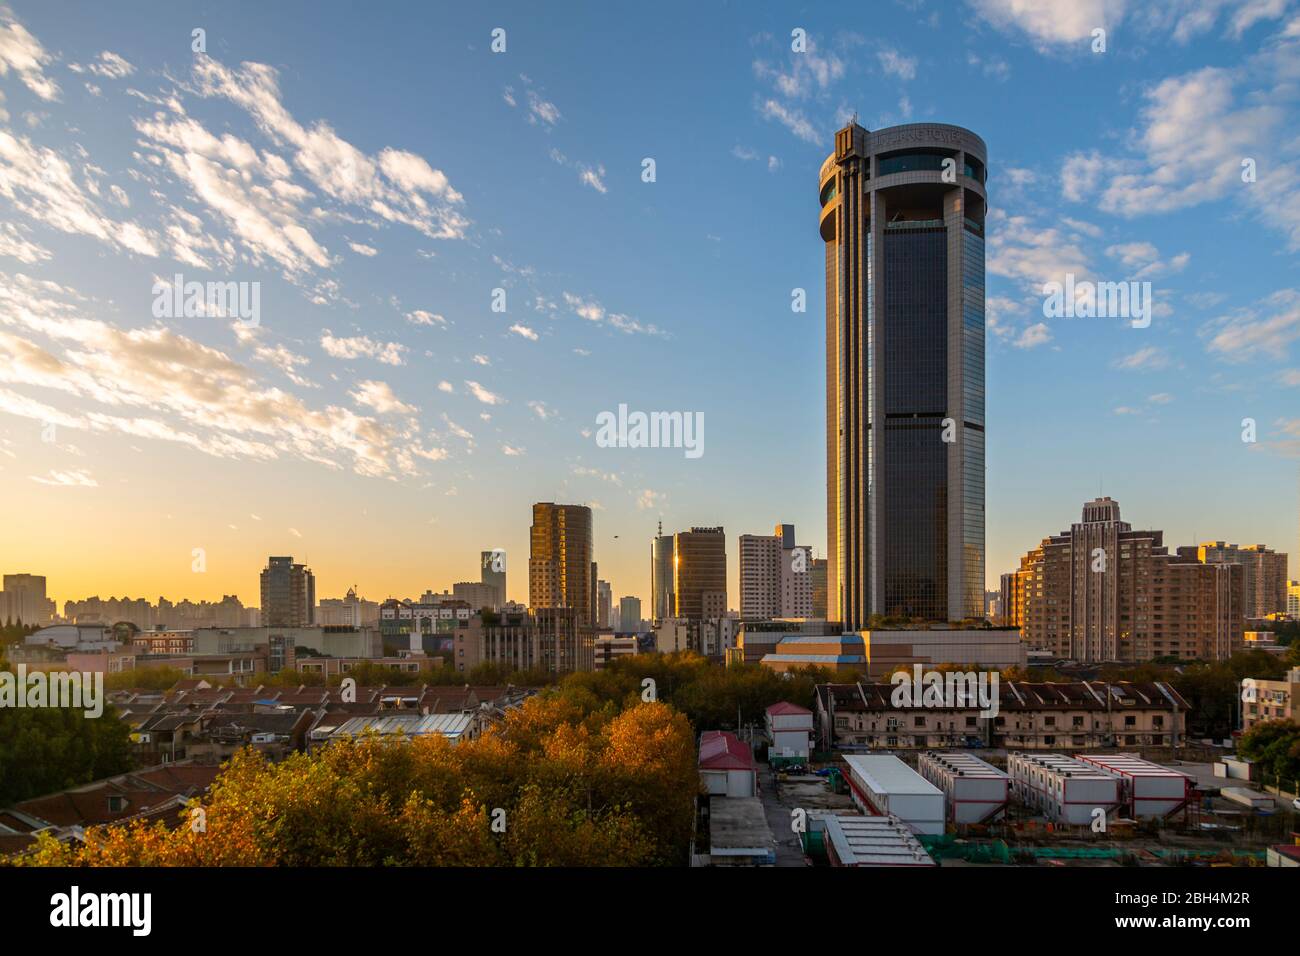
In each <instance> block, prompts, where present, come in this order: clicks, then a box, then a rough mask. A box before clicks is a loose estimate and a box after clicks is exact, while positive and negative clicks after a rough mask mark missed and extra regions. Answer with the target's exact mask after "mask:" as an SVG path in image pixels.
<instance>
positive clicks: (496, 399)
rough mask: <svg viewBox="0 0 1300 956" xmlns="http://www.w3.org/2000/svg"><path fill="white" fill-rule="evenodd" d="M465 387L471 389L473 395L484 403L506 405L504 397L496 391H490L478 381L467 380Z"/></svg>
mask: <svg viewBox="0 0 1300 956" xmlns="http://www.w3.org/2000/svg"><path fill="white" fill-rule="evenodd" d="M465 387H466V388H468V389H469V391H470V394H471V395H473V396H474V397H475V398H477V399H478V400H479V401H480V402H482V403H483V404H484V405H504V404H505V403H506V400H505V399H504V398H502V397H501V396H500V395H498V394H496V393H495V392H491V391H488V390H487V389H486V388H484V387H483V386H482V385H480V384H479V383H478V382H471V381H466V382H465Z"/></svg>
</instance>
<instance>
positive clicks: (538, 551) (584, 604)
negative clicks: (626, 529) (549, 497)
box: [528, 501, 597, 627]
mask: <svg viewBox="0 0 1300 956" xmlns="http://www.w3.org/2000/svg"><path fill="white" fill-rule="evenodd" d="M596 594H597V588H596V561H595V557H594V550H593V544H592V518H591V509H590V508H588V507H587V506H586V505H557V504H554V503H553V502H549V501H543V502H539V503H537V504H535V505H533V524H532V530H531V535H530V538H529V554H528V603H529V605H530V606H532V607H534V608H569V609H571V610H572V611H574V612H575V614H576V615H577V617H576V621H577V623H578V624H579V625H581V626H583V627H593V626H595V624H596V618H597V609H596Z"/></svg>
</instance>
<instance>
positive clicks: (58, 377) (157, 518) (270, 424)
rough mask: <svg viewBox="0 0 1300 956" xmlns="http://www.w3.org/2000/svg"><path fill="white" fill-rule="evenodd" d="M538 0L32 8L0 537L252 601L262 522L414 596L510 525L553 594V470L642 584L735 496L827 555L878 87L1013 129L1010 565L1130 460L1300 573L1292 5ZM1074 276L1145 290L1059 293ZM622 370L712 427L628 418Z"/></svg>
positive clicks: (1, 129) (22, 108) (1236, 536)
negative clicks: (853, 248)
mask: <svg viewBox="0 0 1300 956" xmlns="http://www.w3.org/2000/svg"><path fill="white" fill-rule="evenodd" d="M537 7H538V5H536V4H532V3H519V4H486V3H485V4H472V5H471V4H450V3H446V4H444V3H438V4H396V3H394V4H382V5H376V4H372V5H364V6H363V5H352V4H343V3H320V2H313V3H309V4H308V3H287V2H286V3H276V4H251V3H210V4H185V3H172V4H166V5H161V4H159V5H150V6H148V7H146V6H145V5H129V6H119V5H107V4H75V5H74V4H67V3H62V2H57V0H42V2H40V3H19V4H16V5H13V6H10V7H5V6H0V501H2V502H3V512H2V513H3V518H2V519H0V570H3V571H4V572H5V573H14V572H31V573H38V574H45V575H46V576H47V578H48V579H49V590H50V593H51V595H52V596H53V597H55V598H57V599H58V600H59V601H60V602H62V601H64V600H68V599H80V598H83V597H87V596H90V595H92V594H98V595H100V596H101V597H108V596H110V595H112V596H119V597H120V596H124V595H129V596H131V597H148V598H149V599H151V600H156V599H157V597H158V596H159V595H166V596H167V597H169V598H171V599H172V600H178V599H180V598H181V597H189V598H191V599H194V600H198V599H205V598H206V599H219V598H220V597H221V596H222V595H224V594H237V595H239V597H240V598H242V599H243V600H244V602H245V603H246V604H250V605H255V604H256V603H257V601H258V596H257V587H258V586H257V581H258V577H257V576H258V572H259V571H260V569H261V568H262V566H263V565H264V564H265V559H266V556H267V555H269V554H292V555H293V556H294V557H295V558H296V559H297V560H300V561H301V560H305V561H307V562H308V563H309V564H310V566H311V567H312V568H313V570H314V572H315V574H316V578H317V582H316V583H317V594H318V596H320V597H337V596H341V595H342V594H343V592H344V591H345V590H346V589H347V588H348V587H349V586H352V585H356V586H357V587H358V588H359V591H360V592H361V593H362V594H363V595H364V596H366V597H368V598H371V599H383V598H385V597H389V596H396V597H416V596H418V595H419V594H420V593H422V592H423V591H424V590H426V589H429V588H432V589H433V590H435V591H441V590H443V589H444V588H450V586H451V584H452V583H453V582H455V581H462V580H477V578H478V570H479V557H478V556H479V553H480V551H482V550H485V549H490V548H502V549H504V550H505V553H506V557H507V572H508V577H509V585H508V589H509V594H510V597H511V598H513V599H518V600H525V601H526V600H527V583H526V582H527V574H526V571H527V551H528V528H529V523H530V520H531V505H532V503H533V502H535V501H558V502H566V503H586V504H588V505H590V506H591V507H592V508H593V509H594V510H595V529H596V533H595V539H596V540H595V550H596V559H597V561H598V562H599V564H600V575H601V577H602V578H604V579H606V580H608V581H610V582H611V584H612V588H613V591H614V594H615V597H616V598H617V597H619V596H622V595H626V594H630V595H636V596H639V597H641V598H642V599H643V601H648V598H649V586H650V584H649V578H650V539H651V537H652V535H653V534H654V533H655V530H656V525H657V522H659V521H661V520H662V522H663V527H664V529H665V531H676V530H685V529H687V528H689V527H691V526H718V525H721V526H723V527H724V528H725V529H726V533H727V537H728V557H729V573H730V577H731V583H730V589H731V591H730V598H731V604H732V605H733V606H736V605H737V604H738V595H739V589H738V587H737V563H738V562H737V549H738V545H737V537H738V535H740V534H741V533H759V534H764V533H771V528H772V526H773V525H774V524H776V523H778V522H783V523H793V524H794V525H795V526H796V529H797V534H798V538H799V541H800V543H801V544H804V545H808V546H811V547H812V548H813V549H814V550H815V551H816V553H818V554H819V555H820V554H824V549H825V542H826V534H825V520H826V516H825V449H824V441H825V422H824V417H825V404H824V394H825V393H824V389H825V353H824V348H825V345H824V334H825V330H824V309H825V302H824V288H825V287H824V282H825V278H824V257H823V246H822V242H821V240H820V238H819V237H818V232H817V218H818V202H817V185H818V183H817V174H818V168H819V166H820V164H821V162H822V161H823V160H824V159H825V157H826V155H827V154H828V153H829V152H830V149H831V146H832V143H833V134H834V131H835V129H836V128H838V127H839V126H841V125H843V124H844V123H845V122H846V121H847V120H848V118H849V117H850V116H852V115H853V114H854V113H855V112H856V114H857V116H858V118H859V122H861V123H862V124H863V125H865V126H866V127H868V128H869V129H879V128H882V127H885V126H890V125H897V124H900V123H907V122H913V123H916V122H944V123H952V124H956V125H960V126H964V127H967V128H969V129H971V130H973V131H974V132H976V133H977V134H979V135H980V136H981V137H982V138H983V139H984V140H985V142H986V143H987V144H988V151H989V152H988V155H989V175H988V184H987V185H988V192H989V203H990V214H989V221H988V261H987V272H988V282H987V313H988V343H987V345H988V359H987V388H988V409H987V433H986V434H987V465H988V473H987V489H988V491H987V548H988V560H987V568H986V571H987V574H986V578H987V582H988V585H989V587H996V586H997V581H998V579H999V576H1000V575H1001V573H1002V572H1004V571H1008V570H1011V569H1012V568H1014V567H1015V566H1016V563H1017V561H1018V559H1019V556H1020V555H1021V554H1023V553H1024V552H1025V551H1026V550H1028V549H1030V548H1032V547H1033V546H1035V545H1036V544H1037V543H1038V542H1039V541H1040V540H1041V539H1042V538H1043V537H1045V536H1047V535H1049V534H1053V533H1057V532H1060V531H1061V530H1063V529H1067V528H1068V527H1069V525H1070V524H1071V522H1073V521H1075V520H1077V517H1078V515H1079V512H1080V509H1081V506H1082V504H1083V502H1084V501H1086V500H1089V499H1091V498H1093V497H1095V496H1096V495H1098V494H1099V493H1104V494H1106V495H1109V496H1111V497H1114V498H1116V499H1118V500H1119V502H1120V504H1121V506H1122V509H1123V516H1124V518H1125V519H1126V520H1128V521H1130V522H1131V523H1132V524H1133V525H1134V526H1135V527H1139V528H1158V529H1163V530H1164V531H1165V540H1166V543H1167V544H1168V545H1170V547H1171V548H1172V547H1174V546H1177V545H1180V544H1190V543H1192V542H1194V541H1198V540H1207V539H1223V540H1229V541H1235V542H1239V543H1243V544H1245V543H1256V542H1262V543H1266V544H1268V545H1270V546H1272V547H1274V548H1277V549H1280V550H1287V551H1289V552H1291V554H1292V555H1293V557H1292V561H1291V576H1292V577H1297V576H1300V564H1298V563H1297V560H1296V557H1295V555H1296V554H1297V552H1298V551H1300V514H1298V511H1300V274H1298V269H1297V266H1298V264H1300V259H1298V254H1300V190H1297V188H1296V178H1295V176H1296V174H1295V157H1296V156H1297V155H1300V123H1297V121H1296V120H1297V100H1298V99H1300V4H1298V3H1296V2H1288V0H1177V2H1169V3H1134V2H1125V0H1040V2H1035V3H1032V4H1031V3H1025V2H1022V0H969V2H952V3H936V2H933V0H907V2H887V0H882V2H878V3H871V4H859V5H856V6H854V7H852V8H851V10H852V12H849V13H846V12H845V11H844V8H843V7H842V6H835V7H833V6H832V5H828V4H808V5H803V6H800V5H797V4H776V3H772V4H757V3H745V4H740V3H732V4H727V3H707V2H692V3H656V4H644V5H640V4H638V5H617V6H613V7H611V6H608V5H604V4H578V3H574V4H561V5H548V7H547V8H546V10H545V11H541V10H539V9H537ZM1098 29H1100V30H1103V31H1104V35H1094V32H1095V31H1096V30H1098ZM195 31H201V32H200V33H198V34H196V32H195ZM797 31H800V32H797ZM800 38H806V40H805V42H802V43H801V42H800ZM1101 40H1104V44H1102V43H1101V42H1100V41H1101ZM796 46H802V49H801V50H798V51H797V50H795V49H794V47H796ZM1099 46H1104V48H1103V49H1099V48H1098V47H1099ZM1067 273H1071V274H1073V275H1075V277H1076V278H1077V279H1080V280H1083V279H1090V280H1099V281H1149V282H1151V284H1152V286H1151V288H1152V295H1153V300H1154V302H1155V310H1154V317H1153V320H1152V321H1151V323H1150V325H1149V327H1147V328H1135V327H1134V326H1133V324H1132V323H1131V322H1129V321H1127V320H1122V319H1121V320H1117V319H1099V318H1059V319H1058V318H1048V317H1047V316H1045V315H1044V309H1043V303H1044V294H1043V286H1044V284H1045V283H1048V282H1052V281H1063V277H1064V276H1065V274H1067ZM178 275H179V276H180V277H181V283H182V285H183V284H184V283H190V282H198V283H208V282H235V283H239V284H240V285H239V286H238V288H239V289H241V290H242V291H243V292H244V293H245V295H246V298H245V300H244V304H245V306H246V308H245V309H244V310H242V311H240V310H237V309H236V310H231V309H222V308H221V307H219V306H218V307H204V308H199V309H197V310H196V309H190V310H185V309H183V308H182V309H180V310H179V311H178V310H177V309H176V308H175V307H174V306H175V302H176V300H175V299H173V297H172V296H171V295H170V286H171V284H174V283H176V281H177V280H176V278H175V277H177V276H178ZM799 289H802V290H805V291H806V303H807V304H806V311H804V312H797V311H794V309H793V308H792V303H793V302H794V301H795V290H799ZM254 291H256V295H257V298H256V300H254V299H252V298H251V297H252V295H253V293H254ZM181 301H182V303H183V301H184V300H183V299H182V300H181ZM254 301H255V302H256V306H257V307H256V308H255V309H254V308H253V307H252V306H253V303H254ZM232 311H233V312H234V313H235V314H231V313H232ZM187 312H188V314H187ZM620 404H626V405H627V406H628V408H629V409H631V410H641V411H646V412H650V411H681V412H685V413H692V414H696V413H698V414H702V415H703V419H704V422H705V428H704V444H703V453H702V454H700V455H699V456H698V457H688V456H687V455H686V454H685V453H684V451H683V449H674V448H620V447H601V446H600V445H598V443H597V428H596V419H597V416H598V415H600V414H601V413H602V412H610V411H616V410H617V409H618V407H619V405H620ZM1247 419H1249V420H1251V421H1252V422H1253V423H1254V425H1253V429H1254V434H1253V435H1250V434H1249V431H1250V426H1248V425H1246V424H1244V423H1245V422H1246V420H1247ZM1243 437H1253V438H1254V439H1255V440H1254V441H1244V440H1243Z"/></svg>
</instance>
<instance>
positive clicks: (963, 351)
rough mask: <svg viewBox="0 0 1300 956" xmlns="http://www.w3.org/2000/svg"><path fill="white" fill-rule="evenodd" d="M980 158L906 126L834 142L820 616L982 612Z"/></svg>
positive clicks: (826, 223)
mask: <svg viewBox="0 0 1300 956" xmlns="http://www.w3.org/2000/svg"><path fill="white" fill-rule="evenodd" d="M986 158H987V149H986V147H985V145H984V141H983V140H982V139H980V138H979V137H978V136H976V135H975V134H974V133H972V132H970V131H969V130H966V129H962V128H961V127H958V126H948V125H944V124H940V123H916V124H909V125H906V126H895V127H890V128H888V129H882V130H876V131H875V132H871V131H868V130H866V129H864V128H863V127H861V126H859V125H858V124H857V123H856V122H852V123H850V124H849V125H848V126H845V127H844V128H843V129H841V130H840V131H839V132H837V133H836V134H835V151H834V152H833V153H832V154H831V155H830V156H829V157H827V159H826V161H825V162H824V163H823V164H822V166H821V172H820V176H819V181H818V188H819V190H820V198H821V212H820V218H819V225H820V232H821V238H822V241H823V242H824V244H825V253H826V519H827V520H826V525H827V528H826V533H827V547H828V553H827V561H828V566H827V592H828V604H829V606H828V608H827V611H828V614H829V615H830V617H831V618H833V619H835V620H838V621H840V622H842V623H843V627H844V630H846V631H852V630H858V629H860V628H862V627H865V626H867V624H868V621H869V619H870V617H871V616H872V615H873V614H883V615H890V616H907V617H919V618H925V619H929V620H940V621H953V620H963V619H969V618H981V617H983V610H984V607H983V605H984V595H983V591H984V425H985V420H984V218H985V209H986V194H985V185H984V184H985V178H986V176H985V174H986V166H985V163H986Z"/></svg>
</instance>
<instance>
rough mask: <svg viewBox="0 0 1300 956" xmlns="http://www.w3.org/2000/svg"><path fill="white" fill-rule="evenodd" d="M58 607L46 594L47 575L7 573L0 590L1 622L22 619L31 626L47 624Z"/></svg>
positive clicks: (15, 621) (16, 621)
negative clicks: (2, 587)
mask: <svg viewBox="0 0 1300 956" xmlns="http://www.w3.org/2000/svg"><path fill="white" fill-rule="evenodd" d="M55 610H56V607H55V605H54V602H53V601H51V600H50V599H49V598H48V597H47V596H46V594H45V576H44V575H41V574H6V575H5V576H4V590H3V591H0V624H2V623H4V622H5V621H13V622H14V623H15V624H16V623H18V622H19V621H22V622H23V623H24V624H26V625H28V626H30V625H33V624H39V625H42V626H44V625H46V624H49V623H50V619H51V618H53V617H54V612H55Z"/></svg>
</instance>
